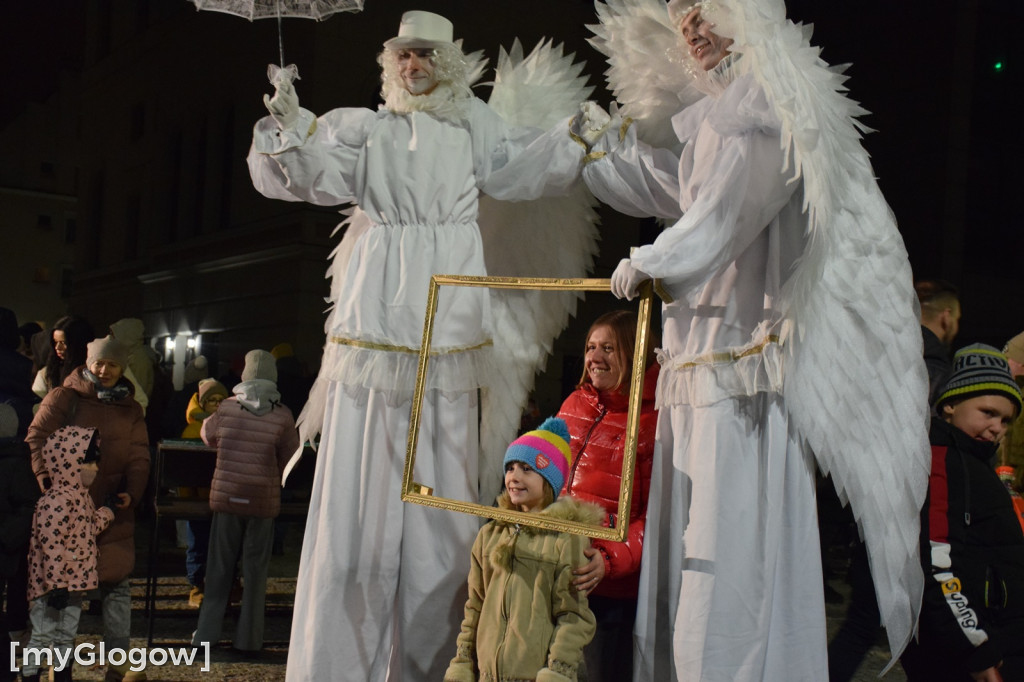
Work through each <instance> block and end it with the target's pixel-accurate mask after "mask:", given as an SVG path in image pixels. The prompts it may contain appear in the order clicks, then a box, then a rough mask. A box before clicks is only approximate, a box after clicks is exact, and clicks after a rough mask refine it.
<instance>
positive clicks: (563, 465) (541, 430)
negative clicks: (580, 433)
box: [504, 417, 572, 499]
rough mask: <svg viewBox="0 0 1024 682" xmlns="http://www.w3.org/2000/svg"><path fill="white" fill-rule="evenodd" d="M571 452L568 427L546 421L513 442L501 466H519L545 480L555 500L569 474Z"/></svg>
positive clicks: (554, 419) (559, 420) (555, 419)
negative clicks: (514, 464)
mask: <svg viewBox="0 0 1024 682" xmlns="http://www.w3.org/2000/svg"><path fill="white" fill-rule="evenodd" d="M570 461H572V451H571V450H570V449H569V427H567V426H566V425H565V421H564V420H562V419H559V418H558V417H548V418H547V419H545V420H544V422H543V423H542V424H541V425H540V426H538V427H537V429H536V430H534V431H527V432H526V433H524V434H523V435H521V436H519V438H516V439H515V440H514V441H512V444H511V445H509V446H508V450H506V451H505V461H504V466H508V464H509V462H522V463H524V464H527V465H529V466H530V467H531V468H532V469H533V470H534V471H536V472H537V473H538V474H540V475H541V476H543V477H544V479H545V480H546V481H547V482H548V483H550V484H551V489H552V490H553V491H554V493H555V499H558V493H560V492H562V484H563V483H565V476H566V474H568V473H569V462H570Z"/></svg>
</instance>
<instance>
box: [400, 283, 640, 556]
mask: <svg viewBox="0 0 1024 682" xmlns="http://www.w3.org/2000/svg"><path fill="white" fill-rule="evenodd" d="M610 283H611V281H610V280H608V279H555V278H538V277H470V276H455V275H434V276H433V277H432V278H431V280H430V290H429V294H428V298H427V314H426V320H425V322H424V325H423V342H422V344H421V345H420V352H419V366H418V372H417V377H416V388H415V392H414V393H413V399H412V414H411V416H410V419H409V437H408V446H407V448H406V454H405V473H404V475H403V477H402V501H403V502H412V503H415V504H422V505H425V506H428V507H436V508H439V509H446V510H448V511H455V512H462V513H464V514H473V515H475V516H481V517H484V518H489V519H497V520H500V521H506V522H509V523H518V524H520V525H523V526H534V527H538V528H544V529H547V530H553V531H560V532H566V533H573V534H575V535H585V536H588V537H592V538H601V539H605V540H614V541H617V542H622V541H623V540H625V538H626V533H627V532H628V531H629V508H630V501H631V499H632V496H633V474H634V470H635V463H636V447H637V437H638V433H639V428H640V403H641V399H642V397H643V380H644V370H645V367H644V358H645V356H646V348H647V345H648V344H649V343H650V322H651V310H652V287H651V286H650V283H647V284H646V285H645V286H644V287H642V288H641V290H640V295H639V301H638V303H637V305H638V310H637V318H638V321H637V330H636V350H635V352H634V355H633V370H632V375H631V376H632V379H631V381H630V387H629V412H628V416H627V420H626V443H625V449H624V453H623V462H622V485H621V487H620V488H619V508H618V513H617V515H616V518H617V519H619V523H617V524H616V527H615V528H605V527H603V526H597V525H588V524H585V523H580V522H575V521H563V520H558V519H553V518H548V517H547V516H546V515H543V514H532V513H527V512H519V511H509V510H507V509H500V508H498V507H494V506H487V505H483V504H477V503H474V502H468V501H465V500H453V499H450V498H445V497H439V496H435V495H434V487H433V485H432V484H431V482H417V481H413V470H414V467H415V464H416V444H417V440H418V437H419V430H420V428H419V427H420V410H421V408H422V405H423V392H424V386H425V384H426V376H427V363H428V361H429V359H430V342H431V337H432V335H433V329H434V317H435V315H436V313H437V301H438V296H439V295H440V289H441V287H444V286H460V287H486V288H492V289H530V290H542V291H567V292H568V291H603V292H608V291H609V288H610ZM493 455H494V456H495V457H499V456H500V453H493Z"/></svg>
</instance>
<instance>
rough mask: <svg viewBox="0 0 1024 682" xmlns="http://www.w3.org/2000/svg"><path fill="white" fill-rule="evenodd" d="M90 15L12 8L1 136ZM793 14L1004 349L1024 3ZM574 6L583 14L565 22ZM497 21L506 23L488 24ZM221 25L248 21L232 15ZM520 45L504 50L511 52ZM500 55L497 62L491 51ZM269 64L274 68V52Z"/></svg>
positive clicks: (908, 208)
mask: <svg viewBox="0 0 1024 682" xmlns="http://www.w3.org/2000/svg"><path fill="white" fill-rule="evenodd" d="M135 2H152V3H153V7H158V6H164V7H166V6H167V5H169V4H172V3H181V4H185V5H187V4H188V3H185V0H132V2H130V3H128V2H124V3H123V2H121V1H120V0H100V5H101V6H102V5H110V6H111V7H113V9H114V11H121V9H120V8H121V6H122V5H123V6H124V8H125V11H131V10H130V8H131V7H132V6H133V5H134V3H135ZM366 3H367V10H366V12H367V13H370V12H371V11H377V12H380V11H383V9H382V8H384V7H385V4H386V7H387V10H388V11H392V12H395V13H398V12H399V11H400V10H401V9H414V8H417V7H422V8H424V9H436V10H437V11H441V12H442V13H444V12H445V9H444V8H450V11H451V12H452V13H453V14H457V13H458V14H462V15H464V16H463V17H461V19H460V21H459V22H458V23H457V28H458V27H460V26H462V27H467V30H468V31H469V34H470V35H472V30H471V29H472V27H473V26H485V25H488V27H489V28H491V29H494V30H500V28H501V27H500V23H501V21H502V16H503V15H502V12H506V11H515V9H514V8H516V7H527V6H530V5H531V3H528V2H524V3H510V2H504V1H503V0H502V1H499V0H492V1H491V2H458V1H456V0H450V1H449V2H441V1H436V2H429V3H428V2H423V3H419V4H417V3H415V2H404V3H401V4H398V3H396V2H394V0H366ZM86 4H87V3H85V2H82V0H58V1H56V2H48V3H45V4H44V3H32V2H21V3H5V5H6V6H5V9H4V18H3V20H2V22H0V50H2V53H3V64H4V67H3V69H4V77H3V80H2V82H3V84H4V86H3V87H4V96H3V107H0V125H6V124H7V123H9V122H10V121H11V120H12V118H13V117H14V116H16V115H17V114H18V113H19V112H20V111H21V110H22V107H23V106H24V103H25V102H26V101H31V100H36V101H41V100H43V99H44V98H45V97H46V96H47V95H48V94H49V93H51V92H52V91H53V89H54V88H55V87H56V84H57V83H58V74H59V73H60V71H61V69H70V70H72V71H73V70H74V69H76V68H77V67H80V66H81V65H82V63H83V61H84V60H83V57H82V52H83V43H84V33H85V31H84V28H83V26H84V23H85V13H86V9H85V7H84V6H85V5H86ZM427 5H429V7H428V6H427ZM506 6H508V7H506ZM545 6H547V7H551V8H559V9H562V10H563V11H560V12H558V13H557V14H551V15H549V16H544V15H542V14H541V13H536V14H534V15H532V16H531V17H530V20H531V21H533V22H536V24H537V25H538V26H542V27H543V28H544V30H545V31H546V33H547V34H548V35H552V36H554V37H556V38H560V37H561V33H560V29H559V22H560V21H562V22H564V21H565V20H566V16H579V15H580V13H581V11H582V12H588V11H590V10H589V8H590V7H592V4H591V3H590V2H589V1H584V0H548V2H547V3H545ZM788 6H789V13H790V16H791V18H794V19H797V20H802V21H805V22H810V23H813V24H814V26H815V33H814V35H815V38H814V43H815V44H817V45H821V46H823V57H824V59H825V60H826V61H828V62H829V63H832V64H841V63H850V64H851V66H850V68H849V70H848V72H847V73H848V74H849V76H850V80H849V82H848V85H849V88H850V91H851V96H852V97H853V98H854V99H856V100H858V101H859V102H861V103H862V105H863V106H864V107H865V108H866V109H868V110H869V111H870V112H871V113H870V114H869V115H867V116H866V117H865V118H864V119H863V120H864V122H865V123H866V124H867V125H868V126H870V127H871V128H873V129H874V130H875V131H876V132H873V133H871V134H869V135H868V136H867V137H866V139H865V147H866V148H867V149H868V151H869V153H870V154H871V156H872V160H873V163H874V166H875V170H876V174H877V176H878V178H879V184H880V185H881V187H882V190H883V192H884V193H885V195H886V197H887V199H888V200H889V202H890V204H891V206H892V208H893V210H894V212H895V214H896V218H897V221H898V223H899V225H900V229H901V232H902V233H903V235H904V239H905V241H906V243H907V248H908V251H909V253H910V258H911V264H912V266H913V268H914V272H915V275H916V276H918V277H943V278H947V279H950V280H951V281H952V282H953V283H954V284H956V285H958V286H960V288H961V290H962V293H963V298H964V301H965V305H964V308H965V312H964V327H963V328H964V334H970V333H972V332H973V334H974V338H972V339H970V340H983V341H987V342H989V343H994V344H997V345H1001V343H1000V339H999V338H997V337H999V336H1001V335H1004V334H1006V335H1012V334H1013V333H1016V332H1015V331H1012V330H1019V329H1022V328H1024V315H1021V312H1020V309H1019V307H1015V308H1009V309H1008V308H1007V307H1006V305H1005V300H1006V297H1005V294H1006V293H1009V292H1011V291H1015V290H1017V289H1019V288H1020V287H1021V286H1024V274H1021V273H1020V272H1019V271H1021V270H1022V268H1021V263H1020V254H1021V253H1022V247H1024V238H1022V237H1021V233H1022V230H1021V220H1020V218H1019V214H1018V212H1017V211H1016V210H1014V209H1015V208H1016V207H1015V202H1014V201H1013V198H1014V197H1015V196H1016V195H1017V194H1018V193H1019V192H1020V188H1021V187H1022V186H1024V169H1022V165H1021V164H1020V163H1019V162H1018V159H1019V158H1020V157H1021V156H1022V154H1024V136H1022V135H1021V134H1020V132H1019V126H1018V125H1016V124H1017V122H1018V120H1019V119H1020V113H1019V112H1020V109H1019V105H1017V104H1016V102H1017V101H1018V100H1019V99H1020V94H1019V93H1020V92H1022V91H1024V43H1022V41H1020V40H1019V38H1017V37H1016V33H1017V32H1018V31H1017V28H1016V27H1018V26H1019V25H1020V23H1021V20H1022V19H1024V2H1021V1H1020V0H973V1H969V0H968V1H961V2H951V1H949V2H947V1H940V2H932V1H929V2H925V1H924V0H907V1H904V2H900V1H896V2H892V1H890V2H872V1H867V2H860V3H850V2H845V1H839V0H790V1H789V2H788ZM581 7H582V9H581ZM568 8H571V9H572V10H573V11H572V12H568V11H565V10H567V9H568ZM523 11H526V10H525V9H524V10H523ZM203 14H204V15H206V14H211V13H203ZM491 15H493V17H495V20H494V23H497V24H499V26H497V27H494V26H489V21H490V20H491V19H492V16H491ZM211 16H213V15H212V14H211ZM354 16H356V15H346V14H341V15H337V16H336V17H332V18H331V19H329V20H328V21H327V22H324V25H326V24H327V23H328V22H345V21H354V20H352V19H351V17H354ZM466 17H472V20H470V19H468V18H466ZM209 21H221V22H223V21H238V22H241V25H244V24H245V22H244V20H242V19H235V18H233V17H232V18H227V19H225V18H224V17H223V16H217V17H216V18H211V19H210V20H209ZM288 21H290V22H299V23H302V24H306V23H308V24H311V25H312V24H313V22H303V21H301V20H286V50H287V48H288V42H287V36H288V35H289V34H290V35H292V40H293V41H296V42H298V41H301V36H302V35H306V34H307V33H306V32H308V31H311V30H313V29H311V28H307V27H305V26H303V27H302V28H301V29H300V28H295V24H294V23H287V22H288ZM270 23H271V22H256V23H255V24H254V25H253V26H252V27H251V29H252V30H253V31H254V32H258V35H259V36H260V37H261V38H260V39H261V40H263V39H267V42H268V43H269V44H268V45H265V46H261V47H265V48H266V49H264V50H263V51H264V52H269V53H270V54H274V53H276V47H277V46H276V41H275V40H274V37H276V34H275V32H274V29H273V26H272V25H270ZM258 24H267V25H265V26H257V25H258ZM334 30H337V29H336V28H335V29H334ZM459 32H460V31H458V30H457V33H459ZM566 32H568V29H566ZM296 34H298V35H299V36H300V37H299V38H296ZM510 38H511V36H507V37H505V39H504V40H502V41H501V42H503V43H505V44H507V43H508V42H509V40H510ZM487 39H488V40H489V39H490V36H488V38H487ZM468 42H470V41H469V40H467V43H468ZM292 44H295V43H294V42H293V43H292ZM528 44H530V43H529V42H528ZM468 47H470V48H474V47H480V46H474V45H468ZM488 47H489V48H490V50H491V51H493V46H490V45H489V46H488ZM182 49H192V48H191V47H190V46H183V48H182ZM296 51H298V50H296ZM578 52H579V56H581V57H584V58H586V59H587V60H588V62H589V69H588V71H589V72H590V73H591V74H592V77H593V80H597V75H598V74H600V73H601V72H602V71H603V70H604V66H605V65H604V64H603V62H602V60H601V58H600V57H599V56H598V55H597V54H596V52H594V51H593V50H592V49H591V48H589V46H586V45H581V47H580V49H579V50H578ZM490 56H492V59H493V54H491V55H490ZM260 59H262V60H263V61H264V62H265V61H266V58H265V55H264V56H261V57H260ZM492 63H493V62H492ZM367 68H368V72H367V73H368V74H369V76H368V79H370V80H372V78H375V77H376V73H375V72H374V73H369V71H370V70H373V69H375V68H376V67H375V66H368V67H367ZM371 77H372V78H371ZM606 96H607V95H605V97H606ZM338 104H341V103H340V102H333V103H331V105H333V106H337V105H338ZM1011 117H1012V119H1013V120H1012V121H1011ZM995 294H998V296H995ZM994 298H998V299H999V301H998V305H996V304H995V303H993V302H992V301H991V300H990V299H994ZM969 302H973V305H972V304H971V303H969ZM999 318H1002V319H999ZM994 319H997V320H999V321H995V322H994V321H993V320H994ZM961 340H964V335H963V334H962V336H961Z"/></svg>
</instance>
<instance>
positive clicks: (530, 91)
mask: <svg viewBox="0 0 1024 682" xmlns="http://www.w3.org/2000/svg"><path fill="white" fill-rule="evenodd" d="M574 56H575V55H573V54H563V52H562V46H561V45H554V44H553V43H552V42H551V41H550V40H542V41H541V42H539V43H538V44H537V46H536V47H535V48H533V50H532V51H531V52H530V54H528V55H526V56H523V46H522V44H521V43H520V42H519V39H518V38H516V39H515V41H514V42H513V43H512V48H511V49H510V50H508V51H507V52H506V51H505V48H504V47H503V48H501V51H500V52H499V54H498V66H497V67H496V68H495V70H494V81H493V82H492V83H490V85H493V86H494V89H493V91H492V92H491V97H490V99H489V100H487V103H488V104H489V105H491V108H492V109H494V110H495V111H496V112H498V113H499V114H501V117H502V118H504V119H505V121H506V122H507V123H509V124H510V125H514V126H534V127H537V128H545V129H547V128H550V127H551V126H553V125H555V124H556V123H558V122H559V121H560V120H562V119H563V118H565V117H566V116H568V115H570V114H572V113H573V112H574V111H575V110H576V109H577V107H579V104H580V102H582V101H584V100H585V99H587V98H588V97H590V95H591V93H592V92H593V91H594V88H593V87H592V86H590V85H588V84H587V77H586V76H585V75H583V66H584V64H583V62H576V63H573V57H574Z"/></svg>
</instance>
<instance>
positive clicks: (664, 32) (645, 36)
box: [588, 0, 704, 149]
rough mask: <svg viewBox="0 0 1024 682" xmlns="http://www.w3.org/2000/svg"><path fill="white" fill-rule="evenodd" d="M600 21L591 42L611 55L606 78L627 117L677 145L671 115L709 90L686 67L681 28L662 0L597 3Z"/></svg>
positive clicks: (644, 133) (658, 139)
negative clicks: (700, 86)
mask: <svg viewBox="0 0 1024 682" xmlns="http://www.w3.org/2000/svg"><path fill="white" fill-rule="evenodd" d="M594 6H595V9H596V11H597V17H598V20H599V21H600V23H598V24H593V25H589V26H588V28H589V29H590V30H591V31H592V32H593V33H594V37H593V38H591V39H590V41H589V42H590V44H591V45H593V46H594V49H596V50H597V51H598V52H600V53H602V54H604V55H605V56H606V57H607V58H608V65H609V67H608V70H607V71H606V72H605V79H606V80H607V82H608V86H609V88H610V89H611V91H612V93H613V94H614V95H615V98H616V99H617V100H618V101H619V103H620V105H621V108H620V109H619V113H620V114H622V116H623V117H629V118H632V119H633V120H634V121H635V122H636V130H637V137H639V138H640V139H641V140H642V141H644V142H646V143H648V144H650V145H652V146H655V147H664V148H666V149H673V148H677V147H679V140H678V139H677V138H676V136H675V133H674V132H673V131H672V126H671V125H670V123H669V119H670V118H671V117H672V116H673V115H674V114H677V113H679V111H680V110H681V109H683V108H685V107H688V106H689V105H691V104H693V103H694V102H696V101H697V100H699V99H700V98H701V97H703V96H704V95H703V94H702V93H700V92H699V91H698V90H697V89H696V88H695V87H694V86H693V83H692V81H691V79H690V78H688V77H687V75H686V72H685V71H684V70H683V68H682V67H681V60H680V55H681V54H683V51H682V48H681V46H680V38H679V33H678V31H676V30H675V28H674V27H673V26H672V24H671V22H670V21H669V17H668V12H667V11H666V10H665V3H664V2H663V1H662V0H608V1H607V3H602V2H596V3H594Z"/></svg>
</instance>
